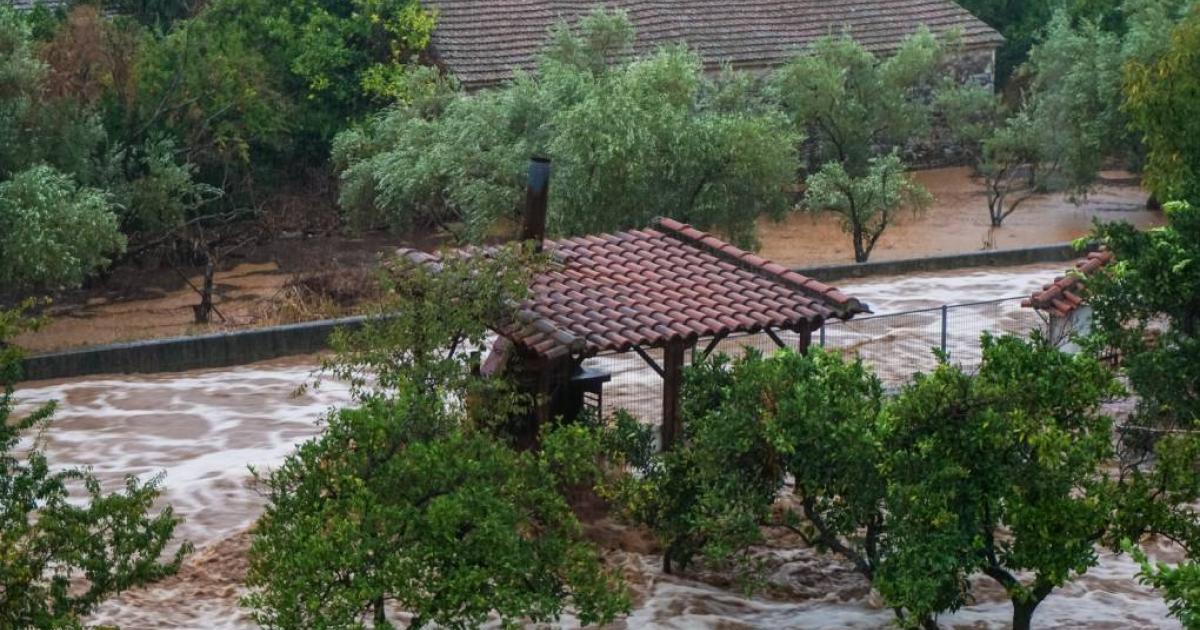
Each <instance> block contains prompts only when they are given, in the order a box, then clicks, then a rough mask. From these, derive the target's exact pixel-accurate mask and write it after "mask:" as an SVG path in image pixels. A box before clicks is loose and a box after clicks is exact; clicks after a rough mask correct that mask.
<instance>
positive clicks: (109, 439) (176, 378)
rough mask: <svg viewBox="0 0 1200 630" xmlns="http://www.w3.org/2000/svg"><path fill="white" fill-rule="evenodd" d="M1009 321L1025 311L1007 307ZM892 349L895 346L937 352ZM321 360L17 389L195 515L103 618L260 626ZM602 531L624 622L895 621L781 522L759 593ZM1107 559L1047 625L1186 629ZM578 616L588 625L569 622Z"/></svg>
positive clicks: (990, 593) (107, 464)
mask: <svg viewBox="0 0 1200 630" xmlns="http://www.w3.org/2000/svg"><path fill="white" fill-rule="evenodd" d="M1064 267H1065V265H1062V264H1058V265H1039V266H1031V267H1021V268H1013V269H1008V270H987V271H967V272H957V273H948V274H941V275H933V274H925V275H920V276H912V277H906V278H902V279H879V278H876V279H871V280H869V281H856V282H845V283H841V284H842V286H843V288H844V290H845V291H846V292H847V293H850V294H853V295H856V296H859V297H860V298H861V299H864V300H866V301H867V302H869V303H870V304H871V305H872V306H873V308H874V310H875V311H876V312H878V313H888V312H895V311H907V310H912V309H920V308H927V307H930V306H938V305H940V304H942V303H945V302H954V303H960V302H969V301H981V300H989V299H994V298H1000V297H1016V296H1020V295H1025V294H1027V293H1029V292H1031V291H1032V290H1033V289H1035V288H1037V287H1038V286H1040V285H1041V284H1042V283H1044V282H1047V281H1049V280H1050V279H1052V278H1053V277H1054V276H1055V275H1056V274H1057V273H1059V272H1060V271H1061V269H1062V268H1064ZM989 317H991V315H989ZM1000 317H1013V318H1017V317H1019V315H1017V314H1015V313H1011V312H1010V313H1008V314H1007V315H1005V314H1004V313H1003V312H1001V314H1000ZM922 325H923V324H922ZM864 334H865V333H864ZM917 345H918V346H920V343H918V344H917ZM891 348H892V349H891V350H889V351H888V353H890V354H893V355H895V354H900V355H904V354H907V353H908V352H910V351H918V350H919V351H920V352H924V351H925V349H924V348H919V347H918V348H916V349H915V350H914V349H906V348H905V347H904V346H896V345H893V346H891ZM602 361H604V362H605V365H606V367H620V366H625V368H624V373H623V375H618V376H619V378H618V379H617V381H616V382H615V383H614V387H613V388H612V389H610V390H609V399H608V400H607V401H606V404H608V405H612V404H615V403H616V402H619V401H620V400H621V399H622V398H623V397H624V398H625V399H626V401H628V400H629V399H630V398H629V397H633V398H634V399H636V398H639V397H640V398H645V397H646V396H647V392H652V391H653V383H654V381H653V378H651V373H649V372H648V368H645V367H640V363H639V362H638V361H637V360H636V359H634V360H628V359H627V358H621V359H604V360H602ZM315 365H316V359H315V358H313V357H309V358H300V359H296V360H289V361H279V362H270V363H263V364H258V365H254V366H248V367H243V368H236V369H226V370H212V371H195V372H188V373H181V374H166V375H153V376H131V377H124V376H122V377H93V378H89V379H79V380H71V381H65V382H43V383H30V384H26V385H24V386H23V387H21V388H20V389H19V390H18V393H17V395H18V397H19V399H20V400H21V404H22V408H25V409H28V408H30V406H32V405H34V404H37V403H40V402H45V401H50V400H57V401H59V410H58V412H57V413H56V415H55V419H54V421H53V424H52V426H51V428H50V429H49V430H48V431H46V432H45V434H44V436H43V438H42V439H43V441H44V448H45V449H46V450H47V451H48V454H49V457H50V460H51V461H52V462H54V463H55V464H57V465H64V466H65V465H86V466H91V467H92V468H93V470H94V471H95V472H96V473H97V474H98V475H100V476H101V477H102V478H103V479H104V480H106V482H107V483H109V484H111V486H110V487H113V488H115V487H116V485H117V484H118V483H119V480H120V478H121V477H122V476H123V475H125V474H135V475H139V476H142V477H149V476H151V475H155V474H158V473H163V474H165V477H164V479H163V488H164V500H165V501H166V502H169V503H171V504H172V505H174V506H175V509H176V510H177V512H178V513H179V514H180V515H181V516H183V517H184V518H185V519H186V520H185V522H184V523H183V525H182V526H181V527H180V528H179V530H178V536H179V537H180V538H183V539H187V540H190V541H192V542H193V543H194V544H195V545H196V548H197V551H196V553H195V554H194V555H192V556H191V557H190V558H189V559H188V561H187V562H186V565H185V567H184V569H183V570H182V571H181V573H180V575H178V576H175V577H173V578H170V579H168V580H165V581H163V582H161V583H159V584H156V585H152V586H150V587H148V588H144V589H137V590H134V591H130V592H128V593H125V594H123V595H121V596H119V597H117V598H115V599H113V600H110V601H109V602H107V603H105V604H104V605H103V606H102V607H101V609H100V611H99V612H98V613H97V614H96V615H95V616H94V617H93V619H91V620H90V621H91V622H93V623H107V624H119V625H120V627H121V628H123V629H124V630H139V629H149V628H196V629H201V628H214V629H244V628H252V627H253V625H252V624H251V623H250V622H249V620H248V618H247V617H246V615H245V614H244V612H242V611H241V610H239V609H238V607H237V598H238V597H239V595H240V594H241V593H242V591H241V586H240V583H241V579H242V576H243V575H244V572H245V552H246V549H247V547H248V544H249V536H248V535H247V533H246V531H247V529H248V528H249V527H250V525H251V524H252V523H253V522H254V520H255V519H256V518H257V517H258V515H259V514H260V513H261V510H262V505H263V500H262V498H261V497H260V496H259V495H258V494H257V493H256V492H255V489H254V488H253V487H252V485H251V484H250V474H249V471H248V468H247V466H250V465H254V466H260V467H262V466H267V467H269V466H272V465H276V464H278V463H279V462H280V461H282V459H283V458H284V457H285V456H286V454H287V453H288V452H289V451H290V450H291V449H292V447H293V446H294V445H295V444H297V443H299V442H301V441H303V440H304V439H306V438H309V437H311V436H313V435H315V434H316V433H317V432H318V430H319V420H320V418H321V417H322V415H323V414H324V413H325V412H326V410H328V409H330V408H331V407H333V406H335V405H338V404H342V403H344V402H346V401H347V399H348V394H347V391H346V389H345V388H344V387H341V386H339V385H338V384H336V383H332V382H325V383H324V384H323V386H322V387H321V388H320V389H318V390H309V391H306V392H305V393H303V394H302V395H299V396H297V395H295V392H296V388H297V386H299V385H301V384H302V383H305V382H307V381H309V380H310V379H311V376H312V374H311V371H312V369H313V366H315ZM634 377H636V378H634ZM639 383H640V385H639ZM622 387H623V388H624V390H622V389H621V388H622ZM588 530H589V532H591V535H592V536H593V537H594V538H595V539H597V540H598V541H599V543H600V544H601V545H602V546H603V547H604V548H605V549H606V552H607V554H608V557H609V558H610V560H611V561H612V562H613V563H614V564H616V565H618V566H620V567H622V569H623V570H624V571H625V573H626V575H627V577H628V579H629V583H630V585H631V588H632V589H633V592H634V595H635V608H634V610H633V612H632V614H631V615H630V616H629V617H628V618H626V619H624V620H622V621H621V622H619V623H617V624H614V627H616V628H630V629H633V628H780V627H785V628H828V629H834V628H860V629H867V628H887V627H889V626H890V624H891V621H892V614H891V612H890V611H889V610H887V609H886V608H884V607H882V606H881V604H880V602H879V601H878V598H877V597H875V596H873V595H872V594H871V592H870V589H869V588H868V586H867V585H866V583H865V582H864V581H863V580H862V579H861V578H859V577H858V576H857V575H856V574H855V573H854V572H853V571H852V570H851V568H850V567H849V566H848V565H847V564H846V563H845V562H843V561H842V560H840V559H839V558H837V557H836V556H832V555H822V554H819V553H817V552H816V551H814V550H812V549H808V548H805V547H804V546H803V545H802V544H799V543H798V541H796V540H794V539H792V538H791V537H789V535H788V534H785V533H782V532H770V533H769V536H768V540H769V542H768V544H767V545H765V546H764V547H763V548H761V549H758V550H757V554H758V555H759V556H760V557H761V559H762V560H763V561H764V563H765V566H766V567H767V569H768V575H769V581H768V582H769V583H768V586H767V587H766V588H765V589H764V590H763V591H762V592H761V593H760V594H759V595H756V596H745V595H743V594H741V593H740V592H738V591H736V590H735V589H732V588H730V587H729V586H728V579H727V578H726V577H725V576H720V575H690V576H682V577H680V576H665V575H662V574H661V573H660V572H659V570H658V567H659V562H660V558H659V557H658V556H656V555H655V549H654V545H653V543H652V542H650V541H648V540H647V538H646V536H645V535H644V534H643V533H641V532H639V531H637V530H635V529H631V528H628V527H626V526H623V525H621V524H618V523H614V522H611V521H609V520H608V519H601V520H600V521H598V522H593V523H589V524H588ZM1157 551H1159V553H1158V554H1156V555H1159V556H1161V557H1164V558H1165V559H1168V560H1173V559H1177V558H1174V557H1173V556H1172V554H1171V553H1169V550H1167V549H1162V550H1157ZM1100 558H1101V563H1100V566H1098V567H1096V568H1094V569H1092V570H1091V571H1089V572H1088V573H1087V574H1086V575H1085V576H1083V577H1081V578H1079V579H1077V580H1075V581H1074V582H1072V583H1071V584H1069V585H1068V586H1066V587H1064V588H1062V589H1059V590H1058V591H1056V592H1055V593H1054V594H1053V595H1051V596H1050V597H1049V598H1048V599H1047V600H1046V601H1045V602H1044V603H1043V604H1042V605H1041V606H1040V607H1039V609H1038V612H1037V615H1036V617H1035V623H1036V624H1037V627H1040V628H1113V629H1116V628H1146V629H1149V628H1168V629H1171V628H1178V627H1179V625H1178V624H1177V623H1175V622H1174V621H1172V620H1170V619H1168V618H1167V611H1166V607H1165V606H1164V605H1163V603H1162V600H1161V598H1160V597H1159V596H1158V595H1157V594H1156V593H1154V592H1152V591H1150V590H1148V589H1146V588H1144V587H1141V586H1139V585H1138V584H1137V583H1136V581H1135V580H1134V574H1135V573H1136V567H1135V566H1134V565H1133V564H1132V563H1131V562H1130V561H1129V559H1128V558H1126V557H1119V556H1115V555H1113V554H1108V553H1104V554H1101V557H1100ZM1009 615H1010V608H1009V606H1008V604H1007V602H1006V600H1004V598H1003V594H1002V593H1000V592H999V591H998V590H997V589H995V588H994V587H991V586H990V585H987V584H982V585H981V589H980V597H979V601H977V602H975V603H974V604H973V605H972V606H970V607H968V608H966V609H964V610H962V611H959V612H958V613H957V614H955V615H951V616H948V617H944V618H943V619H942V621H943V622H944V625H946V626H947V627H955V628H964V629H965V628H971V629H980V628H988V629H990V628H1003V627H1006V626H1007V623H1008V619H1009ZM564 625H565V626H568V627H570V626H573V625H576V624H574V623H573V622H572V621H571V620H570V619H568V620H567V621H566V622H565V623H564Z"/></svg>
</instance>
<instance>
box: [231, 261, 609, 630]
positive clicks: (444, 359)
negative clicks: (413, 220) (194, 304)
mask: <svg viewBox="0 0 1200 630" xmlns="http://www.w3.org/2000/svg"><path fill="white" fill-rule="evenodd" d="M489 256H490V258H489V259H487V260H484V259H482V258H474V259H469V258H456V257H448V258H447V259H445V260H443V262H442V263H440V264H439V265H438V266H437V267H436V269H430V268H425V267H415V268H414V267H412V266H411V265H408V264H406V263H404V262H402V261H398V262H397V263H396V267H395V268H394V271H395V272H396V274H397V275H398V277H399V278H400V279H402V280H403V281H402V282H398V283H396V284H395V285H394V286H393V287H392V289H391V291H392V292H393V293H392V299H390V300H389V301H388V312H394V313H395V317H394V318H393V319H390V320H384V321H380V322H378V323H377V324H376V325H373V326H371V327H369V328H368V329H366V330H364V331H360V332H357V333H352V334H348V335H344V336H341V337H340V338H339V340H338V341H337V346H338V347H339V349H340V351H339V355H338V356H337V357H336V358H335V359H334V360H333V361H332V362H331V364H330V366H329V367H330V369H331V373H332V374H333V375H335V376H340V377H346V378H349V379H350V381H351V383H352V385H353V388H354V392H355V404H354V405H353V406H351V407H348V408H344V409H341V410H337V411H335V412H333V413H331V414H330V415H329V417H328V418H327V422H328V426H327V427H326V429H325V430H324V431H323V432H322V434H321V436H320V437H318V438H316V439H314V440H311V441H309V442H307V443H305V444H303V445H302V446H300V448H299V449H297V451H296V452H295V453H294V454H292V455H291V456H289V457H288V459H287V460H286V462H285V463H284V464H283V465H282V466H281V467H280V468H278V469H276V470H274V471H272V472H271V473H270V474H269V475H266V476H264V477H262V478H261V482H262V483H263V484H264V485H265V487H266V490H267V496H268V499H269V504H268V507H267V510H266V513H265V514H264V516H263V517H262V519H261V520H260V521H259V522H258V524H257V526H256V527H255V538H254V542H253V545H252V547H251V552H250V556H251V564H250V571H249V575H248V578H247V584H248V586H249V587H250V589H251V592H250V594H249V595H248V596H247V597H246V599H245V604H246V605H247V606H249V607H251V608H252V609H253V610H254V613H253V614H254V617H255V619H256V620H257V621H258V622H259V623H260V624H262V625H264V626H265V627H271V628H302V627H312V626H319V627H354V626H357V625H358V624H360V623H365V622H366V621H368V620H370V621H371V622H372V623H373V624H374V627H377V628H378V627H391V626H390V623H391V622H390V621H389V613H388V606H389V604H391V605H394V606H396V607H397V608H398V609H401V610H404V611H407V612H409V613H411V614H412V615H413V617H412V619H411V620H410V622H409V626H410V627H422V626H424V625H426V624H436V625H438V626H439V627H451V628H471V627H476V626H478V625H479V624H481V623H483V622H484V621H485V620H486V619H487V618H488V617H489V615H493V614H494V615H497V616H499V617H500V619H501V621H502V622H503V623H504V624H506V625H510V624H515V623H517V622H519V621H522V620H532V621H535V622H550V621H554V620H555V619H557V618H558V617H559V616H560V615H561V614H562V612H563V611H564V609H565V607H567V606H571V607H572V609H573V611H574V612H575V614H577V615H578V617H579V619H580V620H581V621H582V622H583V623H589V624H590V623H604V622H608V621H611V620H612V619H613V618H614V617H615V616H616V615H618V614H620V613H621V612H623V611H625V610H627V609H628V607H629V601H628V597H627V595H626V594H625V590H624V586H623V584H622V582H621V580H620V578H619V577H618V575H617V574H616V573H615V572H614V571H612V570H610V569H607V568H605V567H604V565H603V563H602V561H601V559H600V557H599V554H598V552H597V550H596V549H595V548H594V547H593V546H591V545H590V544H589V543H587V542H586V541H584V539H583V537H582V532H581V527H580V525H579V522H578V520H577V519H576V517H575V515H574V513H573V512H572V511H571V508H570V506H569V505H568V504H567V502H566V501H565V500H564V498H563V491H564V490H565V489H566V488H567V487H568V486H571V485H574V484H580V483H584V482H586V480H587V478H588V476H589V475H592V474H595V472H596V457H597V456H598V454H599V443H598V442H597V441H596V439H595V435H594V434H592V433H590V432H587V431H586V430H581V429H582V428H581V427H575V428H572V427H563V428H561V429H557V430H549V431H548V432H547V433H546V434H545V435H543V439H542V447H543V448H542V449H541V450H539V451H519V450H517V449H515V448H513V447H512V446H510V445H509V443H508V441H507V440H506V439H505V438H506V435H505V433H504V431H503V429H504V427H505V425H506V422H507V418H508V417H510V414H511V413H512V412H514V411H515V410H518V409H520V407H519V405H520V403H521V401H522V400H523V397H520V396H517V395H516V394H515V393H514V391H513V390H512V388H511V387H509V386H508V385H507V384H506V383H504V382H502V381H501V380H500V379H481V378H479V377H478V376H476V375H475V374H476V370H477V369H478V365H479V360H480V353H481V349H482V348H483V347H484V345H483V342H484V341H485V338H484V335H485V334H486V330H487V328H488V326H489V325H497V322H502V321H505V320H504V317H506V316H511V314H512V309H513V308H514V305H515V304H516V303H517V302H516V301H515V300H516V299H518V298H519V297H521V296H523V295H524V294H525V292H526V291H527V287H528V285H527V283H526V282H525V281H524V280H523V278H524V274H523V272H520V271H518V270H521V269H525V270H528V269H530V266H529V263H530V262H531V261H530V260H529V259H528V258H527V257H525V256H523V255H521V254H519V253H517V252H516V251H513V250H500V251H497V252H493V253H492V254H490V255H489ZM397 306H403V307H404V308H396V309H394V310H393V307H397ZM458 307H462V308H461V309H460V308H458Z"/></svg>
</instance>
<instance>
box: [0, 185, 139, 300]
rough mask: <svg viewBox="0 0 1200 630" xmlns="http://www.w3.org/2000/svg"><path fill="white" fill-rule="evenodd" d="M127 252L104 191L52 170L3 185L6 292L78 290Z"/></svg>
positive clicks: (0, 233) (0, 206)
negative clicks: (15, 290)
mask: <svg viewBox="0 0 1200 630" xmlns="http://www.w3.org/2000/svg"><path fill="white" fill-rule="evenodd" d="M124 248H125V237H124V236H123V235H122V234H121V231H120V229H119V225H118V222H117V216H116V215H115V214H114V213H113V212H112V206H111V204H110V202H109V201H108V199H107V198H106V197H105V195H104V193H102V192H101V191H98V190H95V189H92V188H86V187H81V186H79V185H77V184H76V183H75V182H74V180H72V178H71V177H70V176H69V175H65V174H63V173H60V172H58V171H56V170H54V169H53V168H50V167H48V166H35V167H33V168H31V169H29V170H26V171H22V172H20V173H17V174H16V176H14V177H13V178H12V179H10V180H8V181H2V182H0V289H23V288H55V287H60V286H67V287H74V286H78V285H79V284H81V283H82V282H83V280H84V278H85V277H86V276H87V275H88V274H89V273H91V272H93V271H96V270H98V269H103V268H104V267H106V266H107V265H108V264H109V262H110V261H111V256H112V255H114V254H118V253H120V252H121V251H123V250H124Z"/></svg>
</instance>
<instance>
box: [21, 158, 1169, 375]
mask: <svg viewBox="0 0 1200 630" xmlns="http://www.w3.org/2000/svg"><path fill="white" fill-rule="evenodd" d="M916 177H917V179H919V180H920V181H921V183H923V184H924V185H925V186H926V187H927V188H928V189H929V190H930V192H931V193H933V196H934V203H933V206H932V207H931V208H929V209H928V210H927V211H926V212H924V213H922V214H919V215H905V216H903V217H902V218H901V219H900V220H899V221H898V222H897V223H896V224H895V225H893V226H891V227H890V228H888V231H887V232H886V233H885V234H884V236H883V237H882V238H881V240H880V242H879V244H878V246H877V247H876V250H875V252H874V253H873V255H872V260H888V259H899V258H912V257H919V256H928V255H939V254H953V253H963V252H971V251H978V250H981V249H985V248H986V247H987V245H988V243H989V239H990V243H991V246H992V248H994V249H1009V248H1014V247H1025V246H1032V245H1047V244H1055V243H1063V242H1067V241H1070V240H1073V239H1075V238H1078V237H1080V236H1083V235H1085V234H1087V233H1088V231H1089V230H1090V228H1091V225H1092V221H1093V220H1094V219H1100V220H1103V221H1129V222H1131V223H1133V224H1135V225H1137V226H1139V227H1143V228H1146V227H1152V226H1155V225H1161V224H1162V222H1163V215H1162V213H1161V212H1157V211H1149V210H1146V209H1145V206H1146V194H1145V193H1144V192H1143V191H1142V190H1141V189H1140V188H1139V187H1138V185H1137V184H1136V182H1135V180H1133V179H1132V178H1130V177H1129V176H1128V175H1127V174H1125V173H1120V172H1109V173H1105V174H1104V177H1105V179H1104V181H1103V182H1102V185H1101V186H1099V187H1098V189H1097V190H1096V191H1094V192H1093V194H1091V195H1090V196H1089V197H1088V198H1087V199H1086V200H1085V201H1084V202H1082V203H1080V204H1078V205H1077V204H1074V203H1072V202H1071V201H1069V200H1067V199H1065V198H1063V197H1062V196H1061V195H1043V196H1039V197H1035V198H1033V199H1031V200H1029V201H1028V202H1026V204H1025V205H1024V206H1023V207H1022V208H1020V209H1019V210H1018V211H1017V212H1016V213H1015V214H1013V215H1012V216H1010V217H1009V218H1008V220H1007V221H1006V223H1005V225H1004V227H1003V228H1000V229H998V230H995V231H994V232H993V231H992V230H991V229H990V228H989V226H988V219H987V205H986V201H985V197H984V191H983V188H982V186H981V185H980V184H979V183H978V182H977V181H974V180H972V179H971V178H970V176H969V172H968V170H967V169H965V168H947V169H935V170H928V171H920V172H918V173H916ZM759 239H760V241H761V243H762V251H761V252H760V253H761V254H762V255H763V256H764V257H765V258H768V259H771V260H774V261H776V262H779V263H780V264H784V265H789V266H804V265H817V264H828V263H845V262H853V254H852V251H853V250H852V248H851V244H850V238H849V236H847V235H846V234H844V233H842V231H841V229H840V226H839V224H838V221H837V220H836V219H834V218H832V217H829V216H813V215H809V214H804V213H795V214H793V215H791V216H789V217H788V218H787V219H785V220H784V221H782V222H774V221H766V220H764V221H763V222H762V223H761V224H760V226H759ZM436 243H437V239H436V238H434V237H431V236H427V235H426V236H419V237H412V236H410V237H396V236H390V235H386V234H368V235H364V236H363V237H362V238H350V237H344V236H321V237H312V238H293V239H279V240H276V241H274V242H271V243H266V244H263V245H260V246H257V247H256V248H254V249H253V250H250V251H246V252H243V253H242V254H241V255H238V256H231V257H230V260H228V261H227V264H226V265H225V267H224V268H223V269H222V270H220V271H219V272H218V273H217V276H216V283H217V297H216V300H215V301H216V307H217V309H218V310H219V311H220V314H221V315H223V316H224V319H223V320H222V319H221V318H219V317H218V318H214V319H215V320H216V321H215V322H214V323H213V324H210V325H207V326H197V325H195V324H193V323H192V305H194V304H196V303H197V302H198V301H199V299H198V296H197V294H196V293H195V292H194V291H193V290H192V289H191V288H189V286H188V285H187V283H186V282H185V281H184V280H183V278H182V277H181V276H180V274H179V273H178V272H176V271H172V270H144V269H137V268H134V267H124V268H120V269H116V270H114V271H113V272H112V273H111V274H110V276H109V277H108V278H107V279H106V280H105V281H104V282H103V283H102V284H100V285H99V286H96V287H92V288H89V289H86V290H84V291H80V292H75V293H73V294H70V295H66V296H62V297H61V298H59V301H58V303H57V304H55V305H54V306H52V307H51V308H50V310H49V311H48V314H49V315H50V318H49V321H48V322H47V324H46V325H45V326H44V327H43V328H42V329H41V330H39V331H37V332H35V333H28V334H26V335H24V336H21V337H18V338H17V339H16V340H15V341H16V343H17V344H18V345H20V346H21V347H23V348H24V349H25V350H27V351H29V352H47V351H51V350H59V349H64V348H71V347H78V346H87V345H95V344H104V343H114V342H120V341H133V340H138V339H150V338H158V337H172V336H180V335H191V334H201V333H207V332H217V331H221V330H228V329H234V328H245V327H252V326H264V325H271V324H276V323H283V322H290V321H297V320H302V319H315V318H320V317H327V316H336V315H340V314H343V312H344V311H345V310H346V306H347V305H345V304H338V303H336V302H337V301H336V299H334V300H333V301H332V302H331V301H330V300H322V299H315V300H314V298H313V296H312V293H313V292H312V291H305V290H304V286H305V285H306V284H312V283H313V282H314V278H318V280H317V283H318V284H321V285H322V288H323V290H330V291H332V292H334V293H337V292H339V291H341V292H345V293H353V288H354V287H353V286H348V285H355V284H356V283H364V282H366V281H367V280H368V279H369V275H368V274H367V272H366V271H365V270H366V269H368V268H369V267H370V266H371V263H373V262H374V261H375V260H377V258H378V256H379V255H381V254H384V253H386V252H389V251H392V250H394V249H395V248H397V247H400V246H416V247H421V248H431V247H433V246H435V245H436ZM319 278H333V280H331V281H324V280H320V279H319ZM188 281H190V282H191V283H192V284H195V285H199V284H200V278H199V271H198V270H196V271H195V272H194V273H193V274H192V277H191V278H189V279H188ZM330 283H331V284H333V285H335V286H333V287H332V288H331V287H329V286H327V285H328V284H330ZM319 292H320V291H318V293H319ZM335 298H336V296H335Z"/></svg>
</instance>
